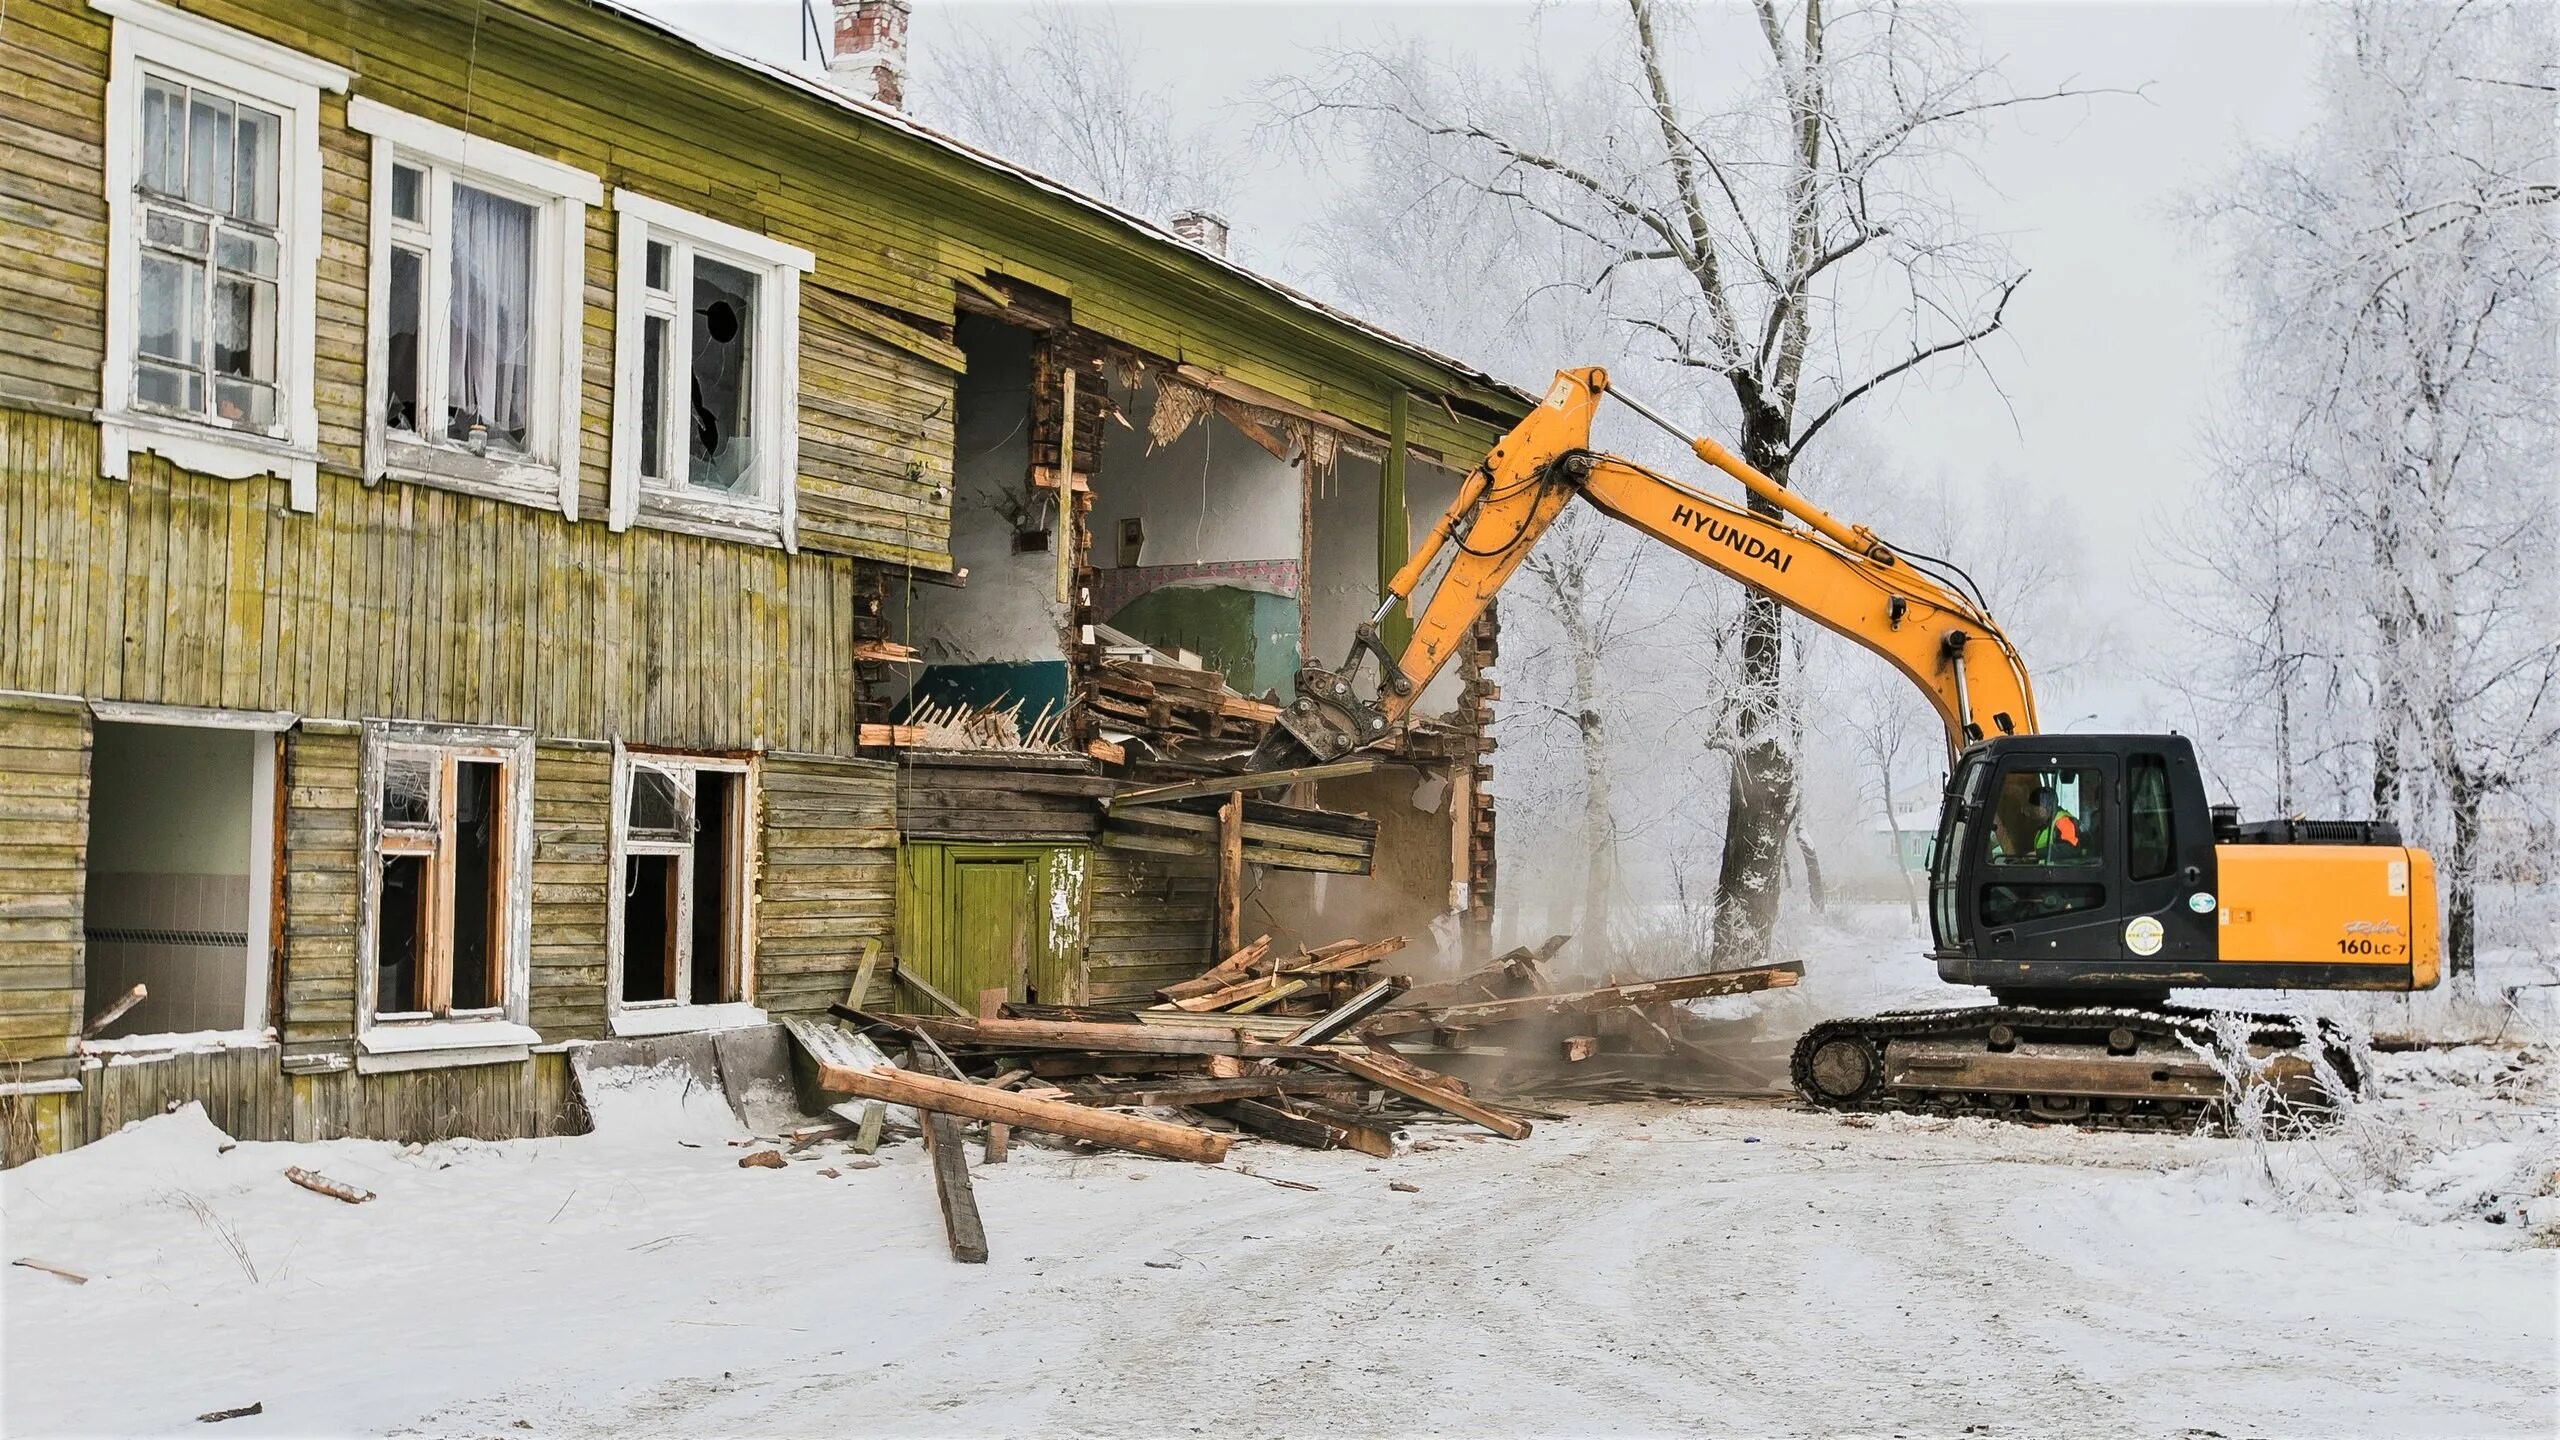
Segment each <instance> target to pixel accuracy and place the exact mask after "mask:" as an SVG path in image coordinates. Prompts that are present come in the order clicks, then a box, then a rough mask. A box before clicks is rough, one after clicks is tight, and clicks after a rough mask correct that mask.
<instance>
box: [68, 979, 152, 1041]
mask: <svg viewBox="0 0 2560 1440" xmlns="http://www.w3.org/2000/svg"><path fill="white" fill-rule="evenodd" d="M150 998H151V987H150V986H148V985H136V986H134V987H133V988H132V989H130V990H127V991H126V992H124V993H123V994H122V995H119V996H117V997H116V999H115V1003H114V1004H111V1005H109V1006H108V1007H107V1008H106V1009H104V1010H101V1011H99V1012H98V1013H97V1014H95V1015H92V1016H90V1017H89V1023H88V1024H86V1025H83V1026H81V1027H80V1034H81V1035H82V1036H83V1037H84V1038H85V1037H87V1036H91V1035H95V1034H97V1033H98V1032H99V1031H101V1030H104V1029H106V1028H107V1027H108V1026H110V1025H113V1024H114V1023H116V1022H117V1021H118V1020H121V1019H123V1018H124V1012H126V1011H127V1010H130V1009H132V1008H133V1007H134V1006H136V1005H139V1004H141V1003H142V1002H143V1001H145V1000H148V999H150Z"/></svg>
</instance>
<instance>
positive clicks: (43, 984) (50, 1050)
mask: <svg viewBox="0 0 2560 1440" xmlns="http://www.w3.org/2000/svg"><path fill="white" fill-rule="evenodd" d="M89 743H90V730H89V711H88V708H87V707H86V706H83V705H81V704H79V703H78V702H76V701H65V700H62V699H59V698H56V697H51V696H39V695H0V1079H5V1080H10V1081H24V1080H56V1079H61V1078H63V1077H64V1076H67V1075H69V1074H71V1073H72V1066H73V1065H74V1063H76V1062H75V1061H74V1060H73V1058H72V1054H73V1047H74V1045H75V1043H76V1042H77V1038H78V1036H79V1033H80V1022H81V1021H82V1020H83V1019H84V1018H85V1017H84V1016H83V1015H82V1014H81V1008H82V1006H83V1004H84V1003H85V996H84V994H83V992H82V983H83V982H82V974H81V966H80V959H81V955H82V952H83V949H84V946H85V942H84V941H83V939H82V938H81V934H80V909H81V897H82V896H83V895H84V894H86V893H87V890H88V876H87V869H88V863H89Z"/></svg>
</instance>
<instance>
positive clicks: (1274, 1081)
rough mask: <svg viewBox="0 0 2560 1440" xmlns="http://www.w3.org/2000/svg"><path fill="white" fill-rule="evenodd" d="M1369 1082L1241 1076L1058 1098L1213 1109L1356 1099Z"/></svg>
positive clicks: (1107, 1088) (1077, 1089)
mask: <svg viewBox="0 0 2560 1440" xmlns="http://www.w3.org/2000/svg"><path fill="white" fill-rule="evenodd" d="M1368 1088H1369V1085H1368V1082H1366V1081H1363V1080H1359V1079H1356V1078H1352V1079H1346V1078H1344V1077H1343V1076H1340V1075H1309V1074H1303V1073H1300V1074H1286V1075H1244V1076H1239V1077H1237V1078H1235V1079H1232V1080H1221V1079H1218V1078H1217V1077H1215V1076H1186V1077H1183V1078H1180V1079H1174V1080H1142V1081H1139V1082H1137V1083H1135V1084H1131V1085H1068V1086H1064V1087H1062V1091H1063V1093H1062V1096H1061V1098H1064V1099H1068V1100H1073V1101H1075V1102H1077V1103H1078V1104H1082V1105H1216V1104H1219V1103H1222V1102H1224V1101H1228V1100H1262V1099H1268V1098H1269V1097H1271V1096H1274V1095H1336V1096H1342V1097H1344V1098H1349V1099H1356V1098H1358V1096H1359V1095H1360V1094H1361V1093H1362V1092H1363V1091H1366V1090H1367V1089H1368Z"/></svg>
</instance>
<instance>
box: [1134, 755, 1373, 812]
mask: <svg viewBox="0 0 2560 1440" xmlns="http://www.w3.org/2000/svg"><path fill="white" fill-rule="evenodd" d="M1385 763H1387V761H1386V757H1385V756H1383V755H1362V756H1357V757H1355V758H1353V759H1349V760H1334V761H1329V762H1327V763H1325V764H1322V765H1302V766H1300V767H1298V768H1297V769H1295V770H1263V771H1259V772H1257V773H1255V774H1251V775H1213V776H1210V777H1209V778H1208V779H1206V780H1185V781H1183V782H1182V783H1181V784H1178V785H1152V786H1149V787H1147V788H1146V789H1143V790H1123V791H1121V792H1120V793H1119V794H1117V795H1114V796H1112V797H1111V798H1110V799H1109V800H1108V801H1105V802H1104V805H1103V808H1104V809H1107V810H1126V809H1129V808H1130V807H1132V806H1136V805H1162V804H1165V803H1166V802H1168V801H1172V800H1196V799H1198V798H1199V797H1201V796H1203V795H1224V794H1226V793H1228V792H1229V791H1232V790H1270V789H1274V788H1277V787H1279V786H1282V785H1295V784H1297V783H1298V782H1299V781H1301V780H1339V779H1341V778H1342V777H1344V776H1346V775H1366V774H1368V773H1369V772H1370V771H1372V770H1375V769H1377V768H1378V767H1379V766H1381V765H1384V764H1385Z"/></svg>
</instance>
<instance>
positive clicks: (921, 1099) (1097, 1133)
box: [818, 1065, 1227, 1165]
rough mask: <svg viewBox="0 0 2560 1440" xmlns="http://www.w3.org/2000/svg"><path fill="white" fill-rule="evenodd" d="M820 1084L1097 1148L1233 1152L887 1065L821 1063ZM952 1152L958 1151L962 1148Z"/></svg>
mask: <svg viewBox="0 0 2560 1440" xmlns="http://www.w3.org/2000/svg"><path fill="white" fill-rule="evenodd" d="M818 1087H819V1088H820V1089H822V1090H838V1091H843V1092H844V1093H846V1094H850V1095H859V1096H861V1097H863V1098H864V1099H866V1100H885V1101H887V1102H889V1103H890V1104H892V1105H912V1106H914V1107H915V1108H916V1109H918V1110H920V1111H924V1112H928V1113H938V1114H944V1115H965V1116H967V1117H968V1118H970V1119H972V1120H990V1121H994V1122H996V1123H998V1124H1003V1125H1011V1126H1014V1127H1015V1128H1017V1129H1022V1130H1040V1131H1045V1132H1047V1133H1048V1134H1051V1135H1065V1136H1068V1137H1069V1138H1071V1139H1076V1140H1090V1141H1092V1142H1093V1143H1095V1144H1097V1145H1111V1146H1116V1147H1118V1148H1120V1149H1122V1150H1135V1151H1137V1152H1138V1153H1140V1154H1142V1155H1161V1156H1163V1157H1164V1158H1165V1159H1168V1160H1192V1161H1197V1162H1199V1163H1200V1164H1203V1165H1215V1164H1217V1163H1218V1162H1219V1161H1220V1160H1223V1159H1225V1158H1226V1155H1227V1140H1226V1137H1225V1136H1223V1135H1213V1134H1210V1133H1209V1132H1208V1131H1206V1130H1195V1129H1193V1128H1192V1127H1190V1126H1188V1125H1174V1124H1169V1123H1167V1122H1165V1121H1162V1120H1149V1119H1147V1118H1145V1117H1143V1116H1138V1115H1115V1114H1112V1113H1111V1112H1110V1111H1107V1110H1096V1109H1092V1108H1090V1107H1087V1106H1083V1105H1073V1104H1069V1103H1067V1102H1065V1101H1060V1100H1039V1099H1034V1098H1032V1097H1031V1096H1028V1095H1017V1094H1014V1093H1013V1092H1012V1091H1009V1090H996V1089H991V1088H989V1087H987V1086H985V1085H973V1084H970V1083H969V1082H968V1081H966V1080H945V1079H942V1078H940V1077H938V1076H932V1075H917V1074H914V1073H912V1072H909V1071H904V1070H898V1069H895V1068H893V1067H890V1066H886V1065H881V1066H874V1067H872V1068H870V1069H867V1070H865V1069H856V1068H854V1067H852V1066H849V1065H821V1066H819V1067H818ZM951 1148H953V1149H954V1150H957V1149H958V1148H959V1147H958V1146H956V1145H955V1146H953V1147H951ZM937 1163H938V1162H937ZM964 1163H965V1161H964Z"/></svg>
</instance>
